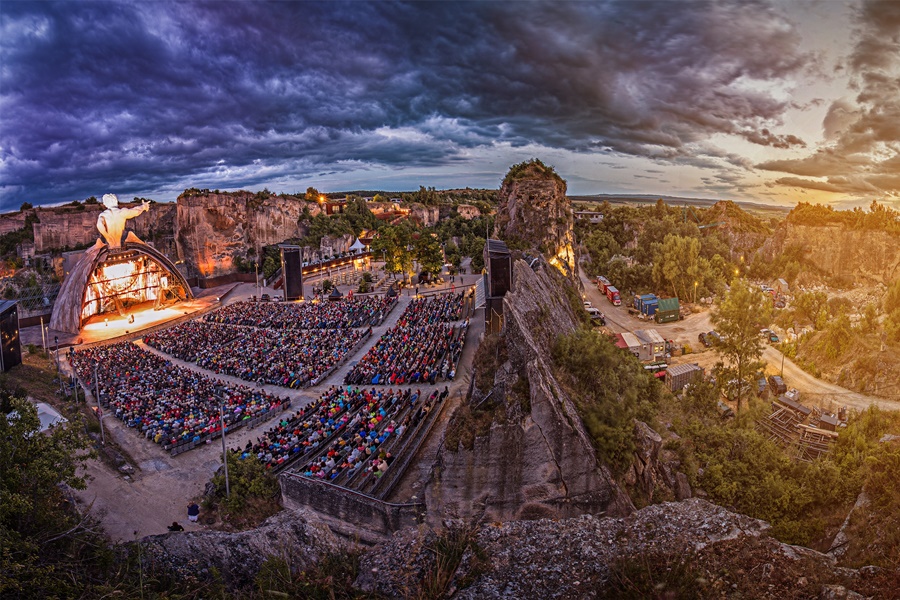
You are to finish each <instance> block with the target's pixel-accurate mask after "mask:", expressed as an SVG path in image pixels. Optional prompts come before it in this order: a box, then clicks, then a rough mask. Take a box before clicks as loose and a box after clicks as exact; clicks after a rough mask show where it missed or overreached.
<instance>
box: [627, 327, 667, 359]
mask: <svg viewBox="0 0 900 600" xmlns="http://www.w3.org/2000/svg"><path fill="white" fill-rule="evenodd" d="M634 335H635V336H636V337H637V339H638V340H639V341H640V344H641V351H640V354H639V355H638V358H640V359H641V360H662V359H664V358H665V357H666V339H665V338H664V337H663V336H661V335H660V334H659V332H658V331H657V330H655V329H636V330H635V331H634Z"/></svg>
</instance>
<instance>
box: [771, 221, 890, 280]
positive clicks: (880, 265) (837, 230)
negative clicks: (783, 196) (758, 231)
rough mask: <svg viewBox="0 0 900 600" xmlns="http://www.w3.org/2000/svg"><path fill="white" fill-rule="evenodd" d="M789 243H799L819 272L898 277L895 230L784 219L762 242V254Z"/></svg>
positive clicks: (858, 277)
mask: <svg viewBox="0 0 900 600" xmlns="http://www.w3.org/2000/svg"><path fill="white" fill-rule="evenodd" d="M792 247H800V248H801V249H802V250H803V256H804V258H805V259H806V260H807V261H809V262H811V263H812V264H813V265H815V266H816V267H817V268H818V269H819V270H820V271H821V272H822V273H825V274H827V275H830V276H832V277H839V278H841V279H843V280H845V281H848V282H854V283H865V284H873V283H883V284H885V285H889V284H890V283H891V282H892V281H895V280H897V279H898V278H900V235H898V234H895V233H888V232H886V231H857V230H849V229H845V228H843V227H840V226H837V225H829V226H823V227H813V226H810V225H794V224H788V223H784V224H782V225H781V226H780V227H779V228H778V230H777V231H776V232H775V234H774V235H773V236H772V237H771V238H769V239H768V240H767V241H766V243H765V244H764V246H763V249H762V251H763V256H764V257H765V258H767V259H771V258H772V257H774V256H777V255H778V254H780V253H782V252H784V251H785V250H787V249H789V248H792Z"/></svg>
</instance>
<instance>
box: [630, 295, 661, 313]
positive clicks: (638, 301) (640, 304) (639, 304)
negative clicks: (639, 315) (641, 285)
mask: <svg viewBox="0 0 900 600" xmlns="http://www.w3.org/2000/svg"><path fill="white" fill-rule="evenodd" d="M647 302H656V294H638V295H636V296H635V297H634V307H635V308H636V309H638V310H639V311H641V312H644V304H645V303H647ZM644 314H646V313H644Z"/></svg>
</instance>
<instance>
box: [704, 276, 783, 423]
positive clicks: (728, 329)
mask: <svg viewBox="0 0 900 600" xmlns="http://www.w3.org/2000/svg"><path fill="white" fill-rule="evenodd" d="M771 318H772V304H771V302H770V301H769V299H768V297H766V296H765V295H764V294H763V293H762V291H760V290H759V289H758V288H756V287H753V286H751V285H750V284H749V283H748V282H747V281H746V280H744V279H735V280H734V281H733V282H732V284H731V290H730V291H729V292H728V294H727V295H726V296H725V298H724V299H723V300H722V302H721V304H719V306H718V308H717V309H716V311H715V312H714V313H713V314H712V317H711V320H712V323H713V325H715V327H716V330H717V331H718V333H719V335H720V336H721V341H720V342H718V343H717V344H716V347H717V348H718V350H719V352H720V353H721V354H722V356H723V357H724V358H725V359H726V360H728V362H729V363H730V365H731V371H732V373H733V375H734V379H736V380H737V382H736V385H735V386H733V388H734V389H735V390H736V393H735V396H736V398H735V400H736V401H737V408H738V411H740V409H741V399H742V397H743V396H744V395H745V386H744V382H747V384H748V386H747V387H749V389H753V388H752V381H753V377H752V375H753V374H754V372H755V371H756V366H757V363H758V361H759V357H760V356H762V349H763V345H762V339H761V338H760V335H759V330H760V329H761V328H762V327H765V326H766V325H768V324H769V322H770V321H771Z"/></svg>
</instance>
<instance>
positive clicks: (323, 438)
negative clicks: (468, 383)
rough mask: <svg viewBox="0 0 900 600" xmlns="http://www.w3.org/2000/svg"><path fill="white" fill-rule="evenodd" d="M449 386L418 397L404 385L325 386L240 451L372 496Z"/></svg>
mask: <svg viewBox="0 0 900 600" xmlns="http://www.w3.org/2000/svg"><path fill="white" fill-rule="evenodd" d="M448 395H449V388H448V387H446V386H445V387H444V390H443V391H440V390H438V389H435V390H433V391H432V392H431V393H430V394H429V395H428V397H427V398H426V397H423V395H422V392H421V391H420V390H413V389H412V388H407V389H406V390H400V389H397V390H394V389H388V390H385V389H384V388H372V389H368V390H366V389H360V388H339V387H331V388H330V389H328V390H327V391H326V392H325V393H324V394H322V396H321V397H320V398H319V399H318V400H317V401H316V402H315V403H313V404H311V405H309V406H307V407H305V408H303V409H301V410H299V411H297V412H296V413H295V414H294V416H293V417H291V418H282V419H281V421H280V422H279V423H278V425H276V426H275V427H273V428H272V429H270V430H269V431H267V432H266V433H265V434H264V435H263V436H262V437H260V438H258V439H257V441H256V443H255V444H253V443H250V442H248V443H247V446H246V447H245V448H244V449H243V451H241V450H235V452H240V454H241V458H242V459H245V460H254V459H255V460H259V461H260V462H262V463H263V464H264V465H265V466H266V468H267V469H274V470H275V471H281V470H284V469H285V468H289V467H291V468H295V469H296V470H297V472H299V473H301V474H303V475H305V476H307V477H312V478H317V479H322V480H326V481H328V482H330V483H333V484H335V485H340V486H343V487H347V488H350V489H354V490H356V491H360V492H363V493H367V494H369V495H376V494H377V493H378V491H379V487H380V486H379V483H380V478H381V477H382V476H383V475H384V474H385V472H386V471H387V470H388V468H389V467H390V465H391V464H392V463H393V461H394V458H395V457H397V456H401V455H403V454H404V453H405V452H406V451H407V450H408V449H409V447H410V445H412V444H414V442H415V440H416V438H417V437H418V435H419V434H420V433H421V431H422V430H423V428H424V427H425V424H426V422H427V420H428V417H429V416H430V415H431V414H432V413H433V411H434V410H435V408H436V407H437V406H439V404H440V403H441V402H443V401H444V400H445V399H446V397H447V396H448Z"/></svg>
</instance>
